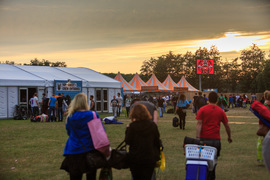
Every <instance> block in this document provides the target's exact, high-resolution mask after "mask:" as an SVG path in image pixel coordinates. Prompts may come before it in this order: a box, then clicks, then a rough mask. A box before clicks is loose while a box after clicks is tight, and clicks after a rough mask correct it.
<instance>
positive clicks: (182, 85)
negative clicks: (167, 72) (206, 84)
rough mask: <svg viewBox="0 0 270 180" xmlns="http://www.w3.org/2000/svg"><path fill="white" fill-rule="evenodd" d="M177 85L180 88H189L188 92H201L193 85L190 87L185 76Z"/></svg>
mask: <svg viewBox="0 0 270 180" xmlns="http://www.w3.org/2000/svg"><path fill="white" fill-rule="evenodd" d="M177 85H178V86H179V87H187V88H188V91H199V90H198V89H196V88H195V87H193V86H192V85H190V84H189V83H188V82H187V80H186V78H185V77H184V76H182V77H181V79H180V81H179V82H178V83H177Z"/></svg>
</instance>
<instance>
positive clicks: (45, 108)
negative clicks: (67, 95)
mask: <svg viewBox="0 0 270 180" xmlns="http://www.w3.org/2000/svg"><path fill="white" fill-rule="evenodd" d="M48 101H49V100H48V98H47V97H46V94H45V93H43V94H42V99H41V114H47V115H48Z"/></svg>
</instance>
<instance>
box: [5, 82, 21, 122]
mask: <svg viewBox="0 0 270 180" xmlns="http://www.w3.org/2000/svg"><path fill="white" fill-rule="evenodd" d="M18 95H19V94H18V88H17V87H8V98H7V104H8V116H7V117H8V118H13V113H14V112H15V110H16V108H15V106H16V105H17V104H18Z"/></svg>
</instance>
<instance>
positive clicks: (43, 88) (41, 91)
mask: <svg viewBox="0 0 270 180" xmlns="http://www.w3.org/2000/svg"><path fill="white" fill-rule="evenodd" d="M37 91H38V102H41V101H42V94H43V93H45V87H38V90H37Z"/></svg>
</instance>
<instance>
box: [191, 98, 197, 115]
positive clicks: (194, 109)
mask: <svg viewBox="0 0 270 180" xmlns="http://www.w3.org/2000/svg"><path fill="white" fill-rule="evenodd" d="M197 98H198V95H197V93H195V95H194V96H193V107H192V109H193V113H197V105H196V104H195V102H196V100H197Z"/></svg>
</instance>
